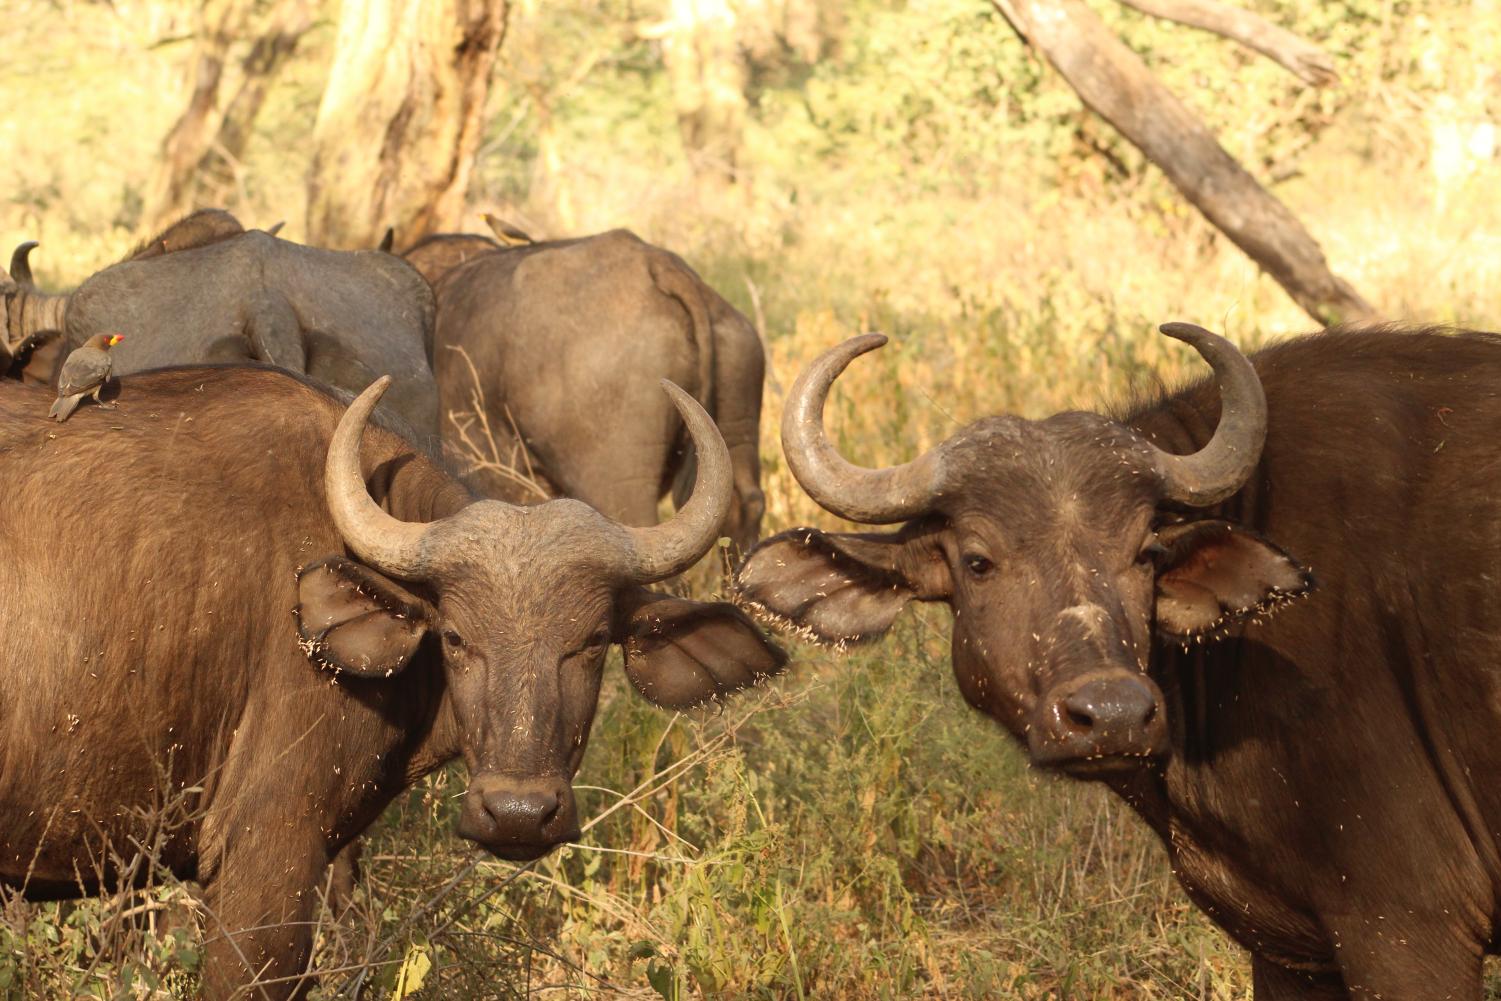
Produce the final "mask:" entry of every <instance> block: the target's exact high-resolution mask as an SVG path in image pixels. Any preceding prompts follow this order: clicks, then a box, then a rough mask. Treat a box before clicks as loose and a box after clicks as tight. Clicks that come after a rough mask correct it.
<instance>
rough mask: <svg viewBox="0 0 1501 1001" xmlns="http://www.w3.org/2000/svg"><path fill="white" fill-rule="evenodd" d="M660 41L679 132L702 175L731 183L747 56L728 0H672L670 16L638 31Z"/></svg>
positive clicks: (740, 132)
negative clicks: (741, 44)
mask: <svg viewBox="0 0 1501 1001" xmlns="http://www.w3.org/2000/svg"><path fill="white" fill-rule="evenodd" d="M642 34H643V36H644V37H660V38H661V39H662V59H663V62H664V63H665V64H666V66H667V76H668V79H669V80H670V82H671V85H672V102H673V107H674V109H675V110H676V111H677V117H678V131H679V132H680V133H681V135H682V140H683V149H684V151H685V152H686V153H687V154H688V161H689V164H690V166H692V167H693V170H694V173H695V174H696V175H697V176H698V177H699V178H700V179H708V180H714V181H718V182H721V183H724V184H731V183H733V182H734V180H735V169H736V165H737V163H738V161H739V158H740V147H741V143H742V139H743V135H744V131H745V117H746V101H745V83H746V77H745V60H744V59H743V57H742V54H741V51H740V45H739V41H738V38H737V32H736V17H735V9H734V7H732V6H731V4H730V2H729V0H672V11H671V17H670V18H669V19H668V20H667V21H666V22H664V23H663V24H661V25H659V26H657V27H655V28H649V29H646V30H644V31H643V32H642Z"/></svg>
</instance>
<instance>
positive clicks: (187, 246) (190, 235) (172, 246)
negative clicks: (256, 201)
mask: <svg viewBox="0 0 1501 1001" xmlns="http://www.w3.org/2000/svg"><path fill="white" fill-rule="evenodd" d="M243 232H245V227H244V226H242V225H240V220H238V219H236V218H235V217H234V216H232V215H230V214H229V213H228V212H226V211H224V210H223V209H198V210H197V211H196V212H190V213H188V214H187V215H185V216H183V217H182V218H181V219H179V220H177V221H176V222H174V223H173V224H172V225H170V226H168V227H167V228H166V229H164V230H162V231H161V232H160V233H158V234H156V235H155V236H153V237H151V238H150V239H149V240H143V241H142V242H141V243H140V244H138V245H137V246H136V247H135V249H133V250H132V251H131V252H130V253H128V254H126V255H125V256H124V257H123V258H122V260H126V261H144V260H147V259H148V258H152V257H160V256H161V255H162V254H170V253H174V252H176V251H179V250H192V249H193V248H194V247H206V246H208V245H209V244H211V243H218V242H219V241H220V240H228V239H229V238H230V237H232V236H239V235H240V234H241V233H243Z"/></svg>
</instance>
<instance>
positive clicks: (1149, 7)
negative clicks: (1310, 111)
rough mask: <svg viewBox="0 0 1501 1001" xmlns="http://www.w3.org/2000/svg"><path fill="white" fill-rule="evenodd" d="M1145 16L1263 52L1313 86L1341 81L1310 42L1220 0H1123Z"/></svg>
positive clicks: (1327, 57) (1332, 64) (1323, 85)
mask: <svg viewBox="0 0 1501 1001" xmlns="http://www.w3.org/2000/svg"><path fill="white" fill-rule="evenodd" d="M1121 3H1123V4H1125V5H1126V6H1127V7H1134V8H1135V9H1136V10H1139V11H1141V12H1142V13H1143V14H1149V15H1151V16H1152V17H1160V18H1162V19H1163V20H1165V21H1176V22H1178V23H1179V24H1186V25H1188V26H1189V27H1190V28H1199V29H1201V30H1203V31H1209V32H1213V33H1214V34H1216V35H1219V36H1221V37H1223V38H1228V39H1230V40H1231V41H1232V42H1238V43H1240V44H1241V45H1244V46H1245V47H1246V48H1248V49H1252V50H1254V51H1256V52H1259V53H1261V54H1262V55H1264V56H1266V57H1267V58H1268V59H1270V60H1272V61H1273V62H1275V63H1277V64H1278V65H1280V66H1282V67H1283V68H1284V69H1286V70H1287V71H1288V72H1289V73H1291V74H1293V75H1294V76H1296V77H1297V78H1298V79H1299V80H1302V81H1303V82H1304V83H1306V84H1308V85H1309V86H1311V87H1329V86H1332V85H1333V84H1336V83H1338V82H1339V74H1338V73H1337V72H1335V69H1334V60H1333V59H1331V58H1330V57H1329V54H1328V53H1326V52H1325V51H1324V50H1323V49H1321V48H1319V47H1318V46H1317V45H1314V44H1313V43H1312V42H1310V41H1308V40H1307V39H1305V38H1303V37H1301V36H1299V35H1295V34H1293V33H1292V32H1291V31H1288V30H1287V29H1286V28H1281V27H1278V26H1277V25H1275V24H1272V23H1271V22H1270V21H1267V20H1265V19H1263V18H1262V17H1261V16H1260V15H1259V14H1254V13H1252V12H1251V11H1248V10H1242V9H1241V8H1239V7H1231V6H1229V5H1227V4H1222V3H1219V2H1218V0H1121Z"/></svg>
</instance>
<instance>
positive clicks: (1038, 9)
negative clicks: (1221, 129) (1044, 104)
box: [991, 0, 1372, 324]
mask: <svg viewBox="0 0 1501 1001" xmlns="http://www.w3.org/2000/svg"><path fill="white" fill-rule="evenodd" d="M991 4H992V5H993V6H994V7H995V8H996V10H998V11H999V12H1000V13H1001V16H1003V17H1004V18H1005V19H1006V20H1007V21H1008V22H1010V24H1011V26H1012V27H1013V28H1014V29H1016V31H1017V33H1018V34H1019V35H1021V37H1022V38H1023V39H1024V40H1025V41H1026V42H1027V43H1028V44H1029V45H1031V46H1032V48H1033V49H1035V50H1036V51H1038V52H1039V53H1041V54H1042V55H1043V56H1044V57H1045V58H1046V59H1047V61H1048V62H1049V63H1051V64H1052V65H1053V67H1054V68H1055V69H1056V70H1057V71H1058V73H1059V74H1060V75H1061V76H1062V77H1063V78H1064V79H1065V80H1066V81H1068V83H1069V85H1070V86H1071V87H1073V89H1074V90H1075V91H1076V92H1077V93H1078V95H1079V97H1080V98H1081V99H1083V101H1084V103H1085V105H1087V106H1088V107H1089V108H1090V109H1091V110H1092V111H1094V112H1095V113H1096V114H1098V115H1099V116H1100V117H1101V118H1103V119H1105V121H1107V122H1109V123H1110V124H1111V125H1112V126H1114V127H1115V128H1116V129H1117V130H1118V131H1119V132H1120V133H1121V134H1122V135H1123V136H1125V137H1126V138H1127V139H1128V140H1130V142H1131V143H1132V144H1133V145H1135V146H1136V147H1137V148H1138V149H1140V150H1141V151H1142V153H1144V154H1145V155H1146V157H1147V159H1149V160H1151V161H1152V162H1153V163H1155V164H1156V165H1157V166H1158V167H1160V168H1161V169H1162V172H1163V173H1165V174H1166V175H1167V176H1168V179H1169V180H1171V181H1172V182H1173V184H1174V186H1176V187H1177V188H1178V190H1179V191H1181V192H1182V193H1183V195H1184V197H1186V198H1187V199H1188V200H1189V201H1190V202H1192V203H1193V204H1194V206H1195V207H1196V208H1198V210H1199V211H1200V212H1202V213H1203V214H1204V216H1205V218H1207V219H1208V220H1209V221H1210V222H1211V223H1213V224H1214V225H1215V226H1216V227H1217V228H1218V229H1219V230H1220V231H1221V232H1222V233H1224V234H1225V235H1226V236H1228V237H1229V238H1230V239H1231V240H1232V241H1233V242H1234V243H1235V245H1236V246H1237V247H1239V248H1240V249H1241V250H1243V251H1245V252H1246V254H1247V255H1248V256H1249V257H1250V258H1251V259H1252V260H1253V261H1255V262H1256V263H1257V264H1258V265H1260V266H1261V267H1262V268H1263V269H1265V270H1266V272H1267V273H1268V274H1270V275H1271V276H1272V277H1273V278H1274V279H1276V281H1277V283H1278V284H1279V285H1281V286H1282V287H1283V288H1284V289H1286V290H1287V293H1288V295H1290V296H1292V298H1293V300H1294V301H1295V302H1296V303H1297V304H1298V305H1299V306H1301V307H1302V308H1303V309H1304V310H1306V311H1307V312H1308V314H1309V315H1310V316H1312V317H1313V318H1314V319H1316V320H1318V321H1319V322H1320V323H1325V324H1328V323H1336V322H1340V321H1343V320H1356V319H1361V318H1366V317H1369V316H1370V315H1371V314H1372V309H1371V306H1370V304H1369V303H1367V302H1366V301H1365V300H1364V299H1362V298H1361V297H1360V294H1359V293H1357V292H1356V291H1355V289H1354V288H1353V287H1351V285H1350V284H1349V283H1348V282H1346V281H1345V280H1344V279H1342V278H1340V277H1338V276H1337V275H1335V274H1333V273H1332V272H1330V270H1329V265H1328V262H1327V261H1325V259H1324V253H1323V251H1322V250H1320V249H1319V245H1318V243H1317V242H1315V240H1314V239H1313V237H1312V236H1311V235H1310V234H1309V232H1308V230H1306V229H1304V228H1303V224H1302V223H1300V222H1299V221H1298V219H1297V217H1296V216H1294V215H1293V214H1292V212H1291V211H1289V210H1288V208H1287V206H1285V205H1283V204H1282V203H1281V202H1280V201H1278V200H1277V198H1276V196H1274V195H1272V194H1271V193H1270V192H1268V191H1267V190H1265V189H1264V188H1262V187H1261V185H1260V184H1258V183H1257V182H1256V179H1255V178H1253V177H1252V176H1251V175H1250V174H1249V173H1247V172H1246V170H1245V168H1243V167H1242V166H1241V165H1240V164H1239V163H1237V162H1236V160H1235V158H1234V157H1232V156H1231V155H1230V154H1229V153H1227V152H1226V151H1225V149H1224V147H1222V146H1220V144H1219V142H1218V141H1217V140H1216V139H1215V138H1214V135H1213V134H1212V133H1211V132H1210V131H1209V129H1208V127H1207V126H1205V125H1204V123H1203V122H1201V121H1200V120H1199V119H1198V117H1197V116H1196V115H1194V113H1193V112H1192V111H1190V110H1189V109H1188V108H1187V107H1186V106H1184V104H1183V103H1182V102H1181V101H1179V100H1178V99H1177V98H1176V97H1175V96H1173V93H1172V92H1171V91H1169V90H1168V89H1167V88H1166V87H1164V86H1163V85H1162V84H1161V83H1160V82H1158V80H1157V79H1156V78H1155V77H1154V76H1152V73H1151V71H1150V70H1148V69H1147V67H1146V64H1145V63H1143V62H1142V61H1141V58H1140V57H1139V56H1137V55H1136V53H1134V52H1132V51H1131V50H1130V49H1129V48H1127V46H1126V44H1125V43H1124V42H1122V41H1121V40H1120V39H1119V38H1117V37H1116V36H1115V35H1114V34H1112V33H1111V31H1110V29H1109V28H1107V27H1106V26H1105V24H1104V22H1102V21H1101V20H1100V19H1099V17H1097V16H1096V15H1095V13H1094V12H1093V11H1092V10H1090V9H1089V8H1088V7H1086V6H1085V5H1084V4H1083V3H1082V2H1081V0H991Z"/></svg>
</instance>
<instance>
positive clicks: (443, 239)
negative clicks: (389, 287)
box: [401, 233, 502, 288]
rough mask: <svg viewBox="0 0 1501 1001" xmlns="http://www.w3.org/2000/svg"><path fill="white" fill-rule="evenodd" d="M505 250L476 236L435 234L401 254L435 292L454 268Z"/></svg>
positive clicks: (486, 237) (491, 241)
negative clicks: (485, 255) (481, 255)
mask: <svg viewBox="0 0 1501 1001" xmlns="http://www.w3.org/2000/svg"><path fill="white" fill-rule="evenodd" d="M500 249H502V247H501V245H500V244H499V243H497V242H496V241H495V240H493V239H491V238H490V237H488V236H479V235H477V234H473V233H434V234H433V235H432V236H425V237H423V238H422V239H420V240H418V241H417V242H416V243H414V244H412V246H410V247H408V248H407V249H406V250H404V251H402V253H401V256H402V257H404V258H406V262H407V263H408V264H410V265H411V266H412V267H414V268H416V269H417V272H418V274H420V275H422V277H423V278H426V279H427V283H428V284H429V285H431V286H432V287H433V288H437V287H438V283H439V282H441V281H442V280H443V277H444V276H445V275H447V274H448V273H449V272H450V271H452V270H453V269H454V268H456V267H458V266H459V265H460V264H463V263H464V262H465V261H470V260H473V259H474V258H476V257H478V256H479V255H480V254H488V253H490V251H492V250H500Z"/></svg>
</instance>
